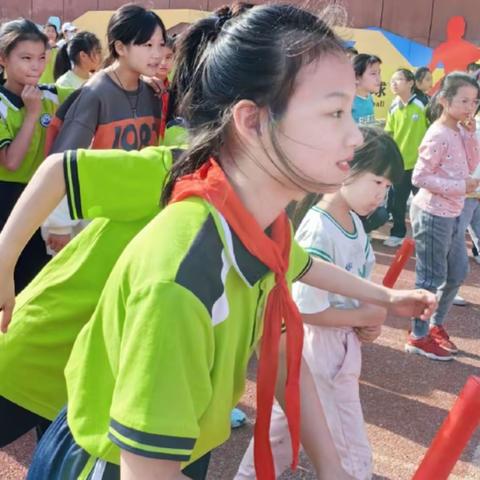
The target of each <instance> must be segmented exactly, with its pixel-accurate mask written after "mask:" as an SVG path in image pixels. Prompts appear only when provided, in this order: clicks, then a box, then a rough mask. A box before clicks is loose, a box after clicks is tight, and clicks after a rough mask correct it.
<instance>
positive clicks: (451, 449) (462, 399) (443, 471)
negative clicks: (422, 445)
mask: <svg viewBox="0 0 480 480" xmlns="http://www.w3.org/2000/svg"><path fill="white" fill-rule="evenodd" d="M479 424H480V377H473V376H472V377H470V378H469V379H468V380H467V383H466V384H465V386H464V387H463V390H462V391H461V392H460V395H459V396H458V399H457V401H456V402H455V404H454V405H453V407H452V409H451V410H450V413H449V414H448V417H447V418H446V420H445V421H444V422H443V424H442V426H441V427H440V430H439V431H438V433H437V435H436V436H435V438H434V439H433V442H432V444H431V445H430V448H429V449H428V451H427V453H426V455H425V457H424V459H423V461H422V463H421V464H420V466H419V467H418V470H417V473H415V476H414V477H413V479H412V480H433V479H434V480H447V479H448V476H449V475H450V472H451V471H452V470H453V467H454V466H455V463H457V461H458V459H459V458H460V455H461V453H462V451H463V449H464V448H465V446H466V445H467V443H468V441H469V440H470V437H471V436H472V435H473V432H474V431H475V429H476V428H477V426H478V425H479Z"/></svg>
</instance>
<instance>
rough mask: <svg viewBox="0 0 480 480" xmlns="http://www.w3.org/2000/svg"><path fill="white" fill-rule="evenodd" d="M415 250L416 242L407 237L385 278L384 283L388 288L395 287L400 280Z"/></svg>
mask: <svg viewBox="0 0 480 480" xmlns="http://www.w3.org/2000/svg"><path fill="white" fill-rule="evenodd" d="M414 250H415V242H414V241H413V239H411V238H405V240H404V241H403V243H402V246H401V247H400V248H399V249H398V250H397V253H396V254H395V258H394V259H393V262H392V264H391V265H390V268H389V269H388V270H387V273H386V274H385V277H384V278H383V284H384V285H385V286H386V287H388V288H393V286H394V285H395V282H396V281H397V280H398V277H399V276H400V273H401V271H402V270H403V269H404V268H405V265H406V264H407V262H408V260H409V259H410V257H411V256H412V254H413V251H414Z"/></svg>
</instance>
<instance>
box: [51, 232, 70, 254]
mask: <svg viewBox="0 0 480 480" xmlns="http://www.w3.org/2000/svg"><path fill="white" fill-rule="evenodd" d="M71 239H72V236H71V235H69V234H67V235H57V234H54V233H51V234H50V235H49V236H48V238H47V246H49V247H50V248H51V249H52V250H53V251H54V252H55V253H58V252H59V251H60V250H61V249H62V248H63V247H65V245H67V243H68V242H69V241H70V240H71Z"/></svg>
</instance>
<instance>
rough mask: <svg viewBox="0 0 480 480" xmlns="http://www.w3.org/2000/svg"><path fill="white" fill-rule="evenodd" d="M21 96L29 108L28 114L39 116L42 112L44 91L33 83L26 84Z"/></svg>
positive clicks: (27, 108)
mask: <svg viewBox="0 0 480 480" xmlns="http://www.w3.org/2000/svg"><path fill="white" fill-rule="evenodd" d="M21 97H22V100H23V103H24V105H25V108H26V110H27V115H31V116H32V117H34V118H39V117H40V114H41V113H42V92H41V91H40V89H39V88H38V87H36V86H33V85H25V87H23V91H22V95H21Z"/></svg>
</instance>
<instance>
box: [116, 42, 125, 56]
mask: <svg viewBox="0 0 480 480" xmlns="http://www.w3.org/2000/svg"><path fill="white" fill-rule="evenodd" d="M113 48H114V49H115V51H116V52H117V55H118V56H119V57H124V56H125V55H126V53H127V47H126V45H125V44H124V43H122V42H121V41H120V40H116V41H115V43H114V44H113Z"/></svg>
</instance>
